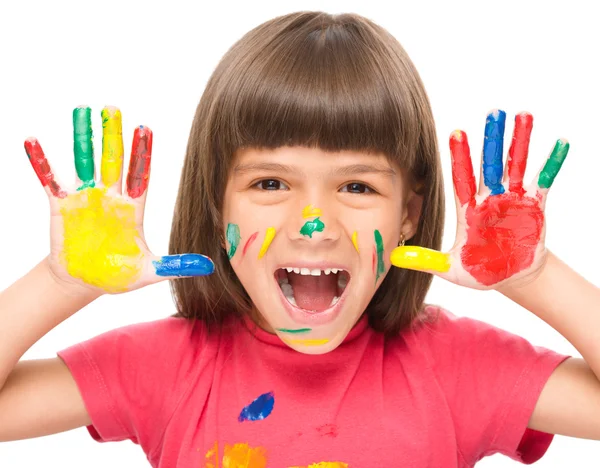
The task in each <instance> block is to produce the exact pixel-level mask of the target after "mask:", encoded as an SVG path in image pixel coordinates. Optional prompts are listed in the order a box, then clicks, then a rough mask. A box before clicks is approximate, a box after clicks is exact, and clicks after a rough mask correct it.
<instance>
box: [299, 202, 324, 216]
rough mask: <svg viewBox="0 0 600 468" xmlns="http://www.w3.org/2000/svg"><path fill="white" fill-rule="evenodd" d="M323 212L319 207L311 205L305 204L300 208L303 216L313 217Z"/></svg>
mask: <svg viewBox="0 0 600 468" xmlns="http://www.w3.org/2000/svg"><path fill="white" fill-rule="evenodd" d="M322 215H323V212H322V211H321V209H320V208H315V207H314V206H313V205H306V206H305V207H304V209H303V210H302V217H303V218H314V217H316V216H322Z"/></svg>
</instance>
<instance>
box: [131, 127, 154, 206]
mask: <svg viewBox="0 0 600 468" xmlns="http://www.w3.org/2000/svg"><path fill="white" fill-rule="evenodd" d="M151 156H152V130H150V129H149V128H148V127H144V126H139V127H138V128H136V129H135V130H134V132H133V143H132V144H131V158H130V159H129V171H128V172H127V194H128V195H129V196H130V197H131V198H139V197H141V196H142V195H144V194H145V193H146V190H147V189H148V182H149V180H150V160H151Z"/></svg>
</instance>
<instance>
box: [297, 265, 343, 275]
mask: <svg viewBox="0 0 600 468" xmlns="http://www.w3.org/2000/svg"><path fill="white" fill-rule="evenodd" d="M285 269H286V270H287V271H288V273H291V272H292V271H293V272H294V273H297V274H300V275H312V276H321V272H323V273H325V274H326V275H328V274H330V273H334V274H335V273H337V272H338V271H344V270H342V269H341V268H325V269H324V270H320V269H319V268H315V269H312V270H311V269H310V268H294V267H286V268H285Z"/></svg>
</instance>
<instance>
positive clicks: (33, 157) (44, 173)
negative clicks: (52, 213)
mask: <svg viewBox="0 0 600 468" xmlns="http://www.w3.org/2000/svg"><path fill="white" fill-rule="evenodd" d="M25 152H26V153H27V157H28V158H29V162H30V163H31V166H32V167H33V170H34V171H35V174H36V175H37V177H38V179H39V180H40V182H41V183H42V186H44V187H48V188H49V189H50V193H52V195H54V196H55V197H57V198H65V197H66V196H67V192H65V191H64V190H63V189H61V188H60V186H59V185H58V183H57V182H56V181H55V180H54V174H53V173H52V169H51V168H50V164H48V160H47V159H46V155H45V154H44V150H42V147H41V146H40V144H39V142H38V141H37V139H36V138H28V139H27V140H25Z"/></svg>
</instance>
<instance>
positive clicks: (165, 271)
mask: <svg viewBox="0 0 600 468" xmlns="http://www.w3.org/2000/svg"><path fill="white" fill-rule="evenodd" d="M102 115H103V130H104V131H103V140H102V145H103V151H102V179H101V181H100V182H98V184H97V183H96V180H95V170H94V160H93V147H92V133H91V121H90V111H89V108H77V109H75V110H74V113H73V123H74V139H75V166H76V169H77V175H78V178H79V183H78V188H77V189H76V190H71V191H67V190H64V189H63V188H62V187H61V185H60V184H59V183H58V182H57V181H56V180H55V178H54V174H53V173H52V171H51V169H50V166H49V164H48V161H47V160H46V157H45V155H44V152H43V150H42V148H41V147H40V145H39V143H38V142H37V140H36V139H34V138H31V139H28V140H27V141H26V142H25V149H26V151H27V155H28V156H29V159H30V162H31V164H32V166H33V168H34V170H35V172H36V174H37V175H38V178H39V179H40V181H41V182H42V185H43V186H44V187H45V189H46V192H47V194H48V196H49V199H50V208H51V228H50V233H51V252H50V257H49V258H50V267H51V269H52V272H53V273H54V275H55V276H56V277H57V278H58V279H60V280H61V281H63V282H66V283H77V284H81V285H84V286H85V287H87V288H92V289H97V290H100V291H103V292H110V293H117V292H124V291H130V290H133V289H137V288H139V287H142V286H145V285H147V284H150V283H153V282H156V281H159V280H161V279H165V278H169V277H178V276H192V275H196V274H209V273H211V272H212V269H213V265H212V261H211V260H210V259H208V258H207V257H204V256H202V255H197V254H184V255H176V256H169V257H156V256H154V255H152V254H151V253H150V251H149V249H148V248H147V246H146V242H145V240H144V235H143V227H142V225H143V215H144V206H145V199H146V189H147V186H148V181H149V170H150V156H151V152H152V132H151V131H150V129H148V128H144V127H139V128H137V129H136V130H135V132H134V139H133V144H132V154H131V160H130V165H129V173H128V176H127V193H126V195H124V194H122V188H121V186H122V184H121V179H122V160H123V142H122V136H121V114H120V111H119V110H118V109H115V108H105V109H104V110H103V112H102Z"/></svg>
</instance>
